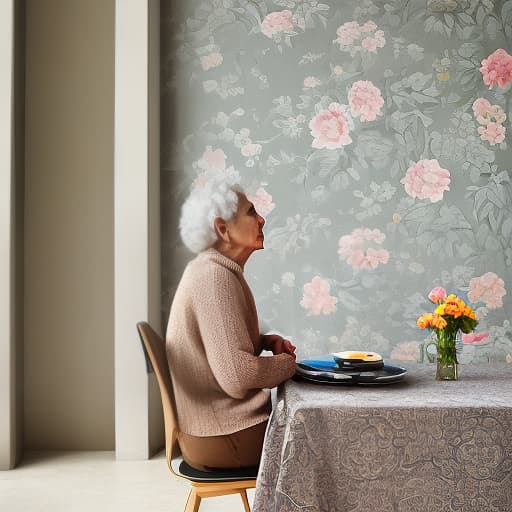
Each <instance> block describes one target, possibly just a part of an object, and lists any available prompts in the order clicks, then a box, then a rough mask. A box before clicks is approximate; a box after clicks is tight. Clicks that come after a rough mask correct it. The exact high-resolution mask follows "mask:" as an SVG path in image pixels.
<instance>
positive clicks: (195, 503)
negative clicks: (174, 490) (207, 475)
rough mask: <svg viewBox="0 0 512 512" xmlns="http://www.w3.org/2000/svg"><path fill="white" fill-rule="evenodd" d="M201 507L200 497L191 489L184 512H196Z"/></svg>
mask: <svg viewBox="0 0 512 512" xmlns="http://www.w3.org/2000/svg"><path fill="white" fill-rule="evenodd" d="M199 505H201V496H199V495H198V494H197V490H196V489H194V488H192V489H190V492H189V494H188V499H187V504H186V506H185V512H197V511H198V510H199Z"/></svg>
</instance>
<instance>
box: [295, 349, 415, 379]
mask: <svg viewBox="0 0 512 512" xmlns="http://www.w3.org/2000/svg"><path fill="white" fill-rule="evenodd" d="M406 373H407V370H406V369H405V368H401V367H399V366H391V365H387V364H385V365H384V366H383V367H382V368H380V369H377V370H356V369H354V370H346V369H343V370H342V369H340V368H339V367H338V365H337V364H336V362H335V361H334V359H333V358H332V356H322V357H320V358H317V359H305V360H303V361H299V362H298V363H297V368H296V372H295V375H296V376H298V377H300V378H302V379H305V380H308V381H311V382H317V383H322V384H390V383H393V382H399V381H400V380H402V379H403V378H404V376H405V374H406Z"/></svg>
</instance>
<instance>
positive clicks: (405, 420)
mask: <svg viewBox="0 0 512 512" xmlns="http://www.w3.org/2000/svg"><path fill="white" fill-rule="evenodd" d="M405 366H406V367H407V368H408V370H409V372H408V374H407V377H406V379H405V381H404V382H402V383H399V384H393V385H384V386H350V387H349V386H326V385H319V384H310V383H307V382H304V381H294V380H292V381H289V382H287V383H285V385H284V386H282V387H281V388H280V389H279V391H278V397H277V404H276V408H275V410H274V414H273V416H272V419H271V421H270V424H269V429H268V432H267V437H266V441H265V446H264V449H263V456H262V461H261V465H260V473H259V476H258V482H257V488H256V495H255V501H254V507H253V512H271V511H272V512H286V511H299V510H300V511H307V512H317V511H318V512H328V511H332V512H370V511H371V512H511V511H512V366H507V367H504V366H483V367H477V366H462V367H460V368H459V369H460V380H459V381H458V382H436V381H435V380H434V374H435V367H434V365H413V364H407V365H405Z"/></svg>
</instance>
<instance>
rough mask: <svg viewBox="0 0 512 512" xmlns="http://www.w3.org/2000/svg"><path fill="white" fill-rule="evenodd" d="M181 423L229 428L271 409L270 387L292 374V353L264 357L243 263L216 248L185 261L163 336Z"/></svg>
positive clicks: (217, 430) (196, 429)
mask: <svg viewBox="0 0 512 512" xmlns="http://www.w3.org/2000/svg"><path fill="white" fill-rule="evenodd" d="M166 347H167V360H168V362H169V369H170V372H171V378H172V383H173V387H174V394H175V400H176V409H177V415H178V423H179V427H180V430H181V431H182V432H184V433H186V434H190V435H194V436H216V435H222V434H231V433H233V432H236V431H238V430H242V429H245V428H248V427H251V426H253V425H256V424H258V423H261V422H262V421H265V420H266V419H267V418H268V416H269V413H270V409H271V406H270V393H269V391H268V389H264V388H272V387H274V386H277V385H278V384H280V383H281V382H283V381H285V380H286V379H288V378H290V377H291V376H292V375H293V374H294V372H295V360H294V358H293V357H292V356H290V355H288V354H279V355H275V356H271V357H259V355H260V353H261V351H262V350H263V349H264V348H265V347H263V342H262V338H261V336H260V333H259V327H258V316H257V313H256V306H255V304H254V299H253V296H252V293H251V290H250V289H249V286H248V284H247V282H246V281H245V279H244V276H243V270H242V268H241V267H240V265H238V264H237V263H235V262H234V261H232V260H230V259H229V258H227V257H225V256H223V255H222V254H220V253H219V252H217V251H216V250H214V249H209V250H207V251H205V252H203V253H201V254H199V255H198V256H197V257H196V258H195V259H194V260H192V261H191V262H190V263H189V264H188V265H187V267H186V269H185V272H184V273H183V276H182V278H181V281H180V284H179V286H178V289H177V291H176V295H175V296H174V300H173V303H172V306H171V314H170V317H169V324H168V327H167V335H166Z"/></svg>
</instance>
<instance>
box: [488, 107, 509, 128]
mask: <svg viewBox="0 0 512 512" xmlns="http://www.w3.org/2000/svg"><path fill="white" fill-rule="evenodd" d="M487 116H488V117H489V118H490V119H491V121H494V122H495V123H499V124H501V123H504V122H505V119H507V114H505V111H504V110H503V109H502V108H501V107H500V106H499V105H492V106H491V108H490V109H489V110H488V112H487Z"/></svg>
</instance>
